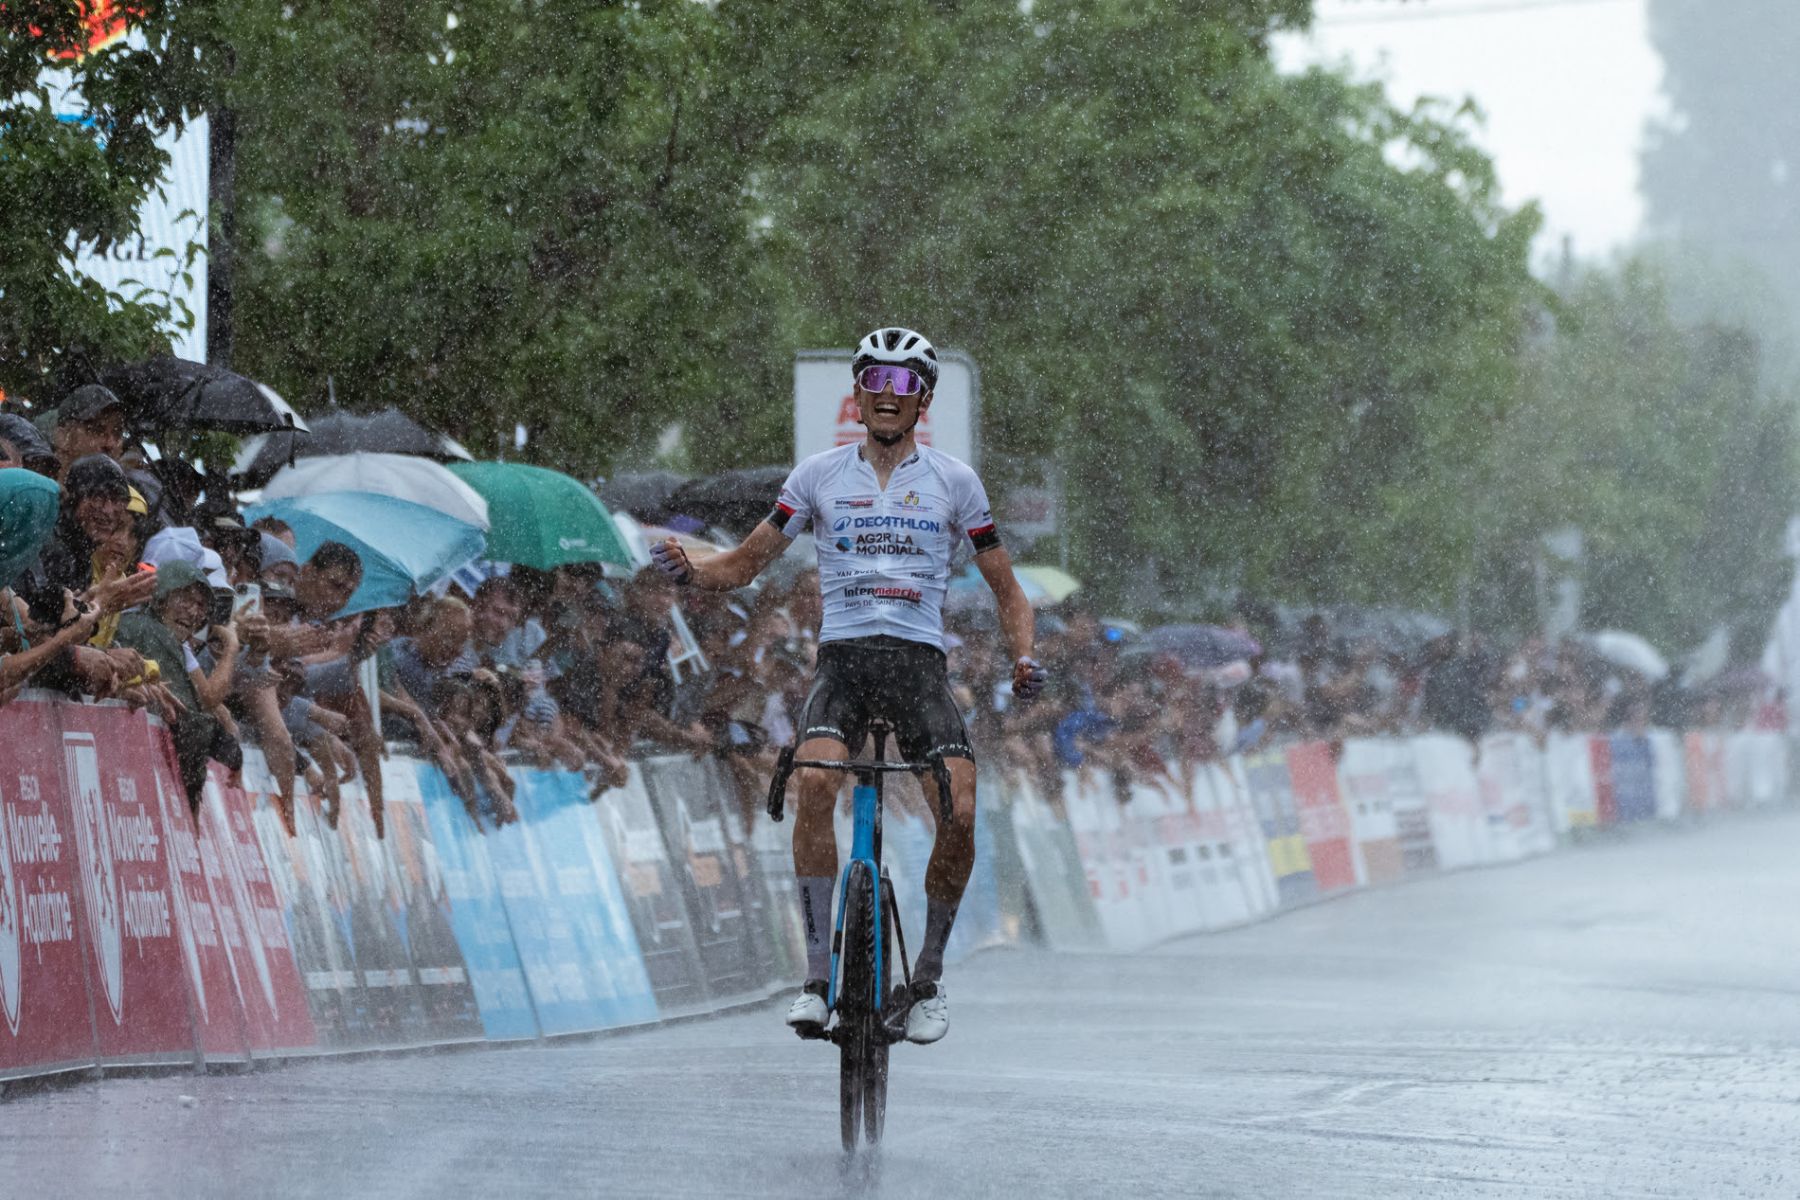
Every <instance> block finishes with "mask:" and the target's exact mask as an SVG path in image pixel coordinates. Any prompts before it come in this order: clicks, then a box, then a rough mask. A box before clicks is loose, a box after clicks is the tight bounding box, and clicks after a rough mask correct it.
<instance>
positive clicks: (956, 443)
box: [794, 350, 981, 470]
mask: <svg viewBox="0 0 1800 1200" xmlns="http://www.w3.org/2000/svg"><path fill="white" fill-rule="evenodd" d="M980 395H981V388H980V377H979V375H978V374H977V372H976V370H975V361H974V360H973V359H971V358H970V357H969V356H968V355H966V354H961V353H958V352H956V351H953V350H952V351H946V352H943V353H941V354H940V356H939V358H938V382H937V387H936V388H935V389H933V392H932V400H931V407H930V408H929V409H927V410H926V412H925V415H924V416H923V417H922V418H920V420H919V428H918V434H917V436H918V439H919V442H920V444H922V445H926V446H930V447H931V448H932V449H934V450H942V451H943V452H944V453H946V454H948V455H950V456H951V457H953V458H959V459H961V460H962V461H963V462H966V463H968V464H969V465H970V466H971V467H974V468H976V469H977V470H979V469H980V468H981V462H980V456H981V443H980V440H979V434H978V430H979V429H980V418H981V403H980ZM862 440H863V426H862V422H861V421H860V420H859V419H858V416H857V411H856V398H855V395H854V393H853V391H852V387H851V379H850V352H849V351H848V350H802V351H801V352H800V353H799V355H798V356H797V357H796V358H795V359H794V461H795V462H799V461H800V460H801V459H803V458H806V457H807V456H808V455H812V454H817V453H819V452H820V451H821V450H829V449H831V448H832V447H833V446H842V445H846V444H848V443H850V442H860V441H862Z"/></svg>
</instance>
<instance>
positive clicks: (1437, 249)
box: [0, 0, 1793, 641]
mask: <svg viewBox="0 0 1800 1200" xmlns="http://www.w3.org/2000/svg"><path fill="white" fill-rule="evenodd" d="M1310 7H1311V6H1310V4H1309V3H1307V0H1204V2H1203V0H1167V2H1164V3H1158V4H1142V3H1135V2H1133V0H1035V2H1034V3H1029V4H1024V5H1021V4H1019V3H1017V0H929V2H926V0H860V2H858V0H789V2H786V3H781V4H767V3H759V2H753V0H718V2H717V3H712V4H695V3H692V2H691V0H632V2H628V3H626V2H617V3H614V2H595V0H540V2H538V3H533V4H530V5H520V4H517V3H515V2H513V0H417V2H415V3H408V4H404V5H370V4H366V3H358V2H355V0H289V2H288V3H286V4H283V5H266V4H259V5H245V6H233V7H229V8H225V7H220V8H213V7H211V6H209V5H207V4H205V3H201V2H200V0H191V2H187V3H183V4H181V5H180V6H179V7H177V8H165V7H162V6H159V5H155V4H151V5H148V6H146V7H145V14H146V15H145V18H144V20H145V26H144V28H145V33H146V41H147V45H148V47H149V49H144V50H136V51H131V50H127V49H123V48H116V49H114V50H110V51H106V52H103V53H102V54H97V55H94V56H92V58H91V59H90V60H87V61H86V62H84V63H83V64H82V65H81V67H80V68H79V71H80V73H81V74H82V86H83V87H84V88H85V89H86V90H87V91H88V93H89V95H90V96H91V97H93V98H95V99H96V102H97V103H98V105H99V106H100V111H102V112H103V114H104V116H103V122H104V125H105V128H106V129H107V130H108V131H109V136H108V137H106V138H104V139H99V140H96V139H95V138H93V137H91V136H89V135H86V134H83V133H82V132H80V131H78V130H72V129H70V128H68V127H65V126H62V125H60V123H58V122H55V121H53V120H48V119H46V118H43V117H42V115H41V113H40V112H38V111H37V110H36V109H34V108H33V104H34V103H39V104H40V107H41V101H40V102H34V100H33V98H32V96H31V94H30V89H31V87H32V86H35V84H34V81H35V80H36V78H37V76H36V73H35V72H36V71H37V69H38V66H39V65H41V62H42V58H41V50H40V49H38V48H35V47H28V46H26V45H25V43H23V42H21V41H19V40H18V39H17V38H16V37H14V38H11V39H10V40H8V41H7V42H6V43H5V44H4V47H0V50H3V53H0V71H3V72H5V73H6V75H5V78H6V79H7V81H8V82H9V83H10V84H12V85H13V86H14V90H15V92H16V93H18V95H17V96H16V97H15V100H14V101H13V102H12V107H11V108H10V109H9V113H10V114H11V116H10V117H9V118H8V120H9V121H10V122H11V124H10V125H9V128H8V132H7V134H6V139H7V140H6V145H7V154H6V155H5V156H3V157H0V189H6V191H5V192H4V196H7V197H18V198H21V200H20V203H9V204H6V205H4V206H3V209H4V216H0V220H4V221H7V222H10V223H11V224H9V225H8V226H6V228H5V233H6V234H7V235H8V236H7V237H6V238H5V239H4V240H0V247H3V248H0V288H4V295H3V297H0V372H9V373H8V374H0V383H5V384H7V385H8V386H10V383H11V382H12V381H19V380H30V379H34V378H40V377H42V375H43V374H44V373H45V372H47V371H49V370H50V369H52V368H53V367H54V366H56V365H57V363H58V361H59V360H71V359H82V360H84V361H85V360H88V359H92V358H95V357H105V356H108V355H112V356H118V357H124V356H127V355H129V354H132V353H137V352H141V351H142V350H143V349H144V348H146V347H147V346H149V345H150V344H151V343H153V342H154V341H155V340H156V338H157V336H158V334H157V330H158V328H159V327H163V328H166V326H167V323H168V321H169V319H170V316H171V314H170V313H169V312H168V311H166V309H159V308H157V307H156V306H155V305H154V304H150V305H144V304H131V303H124V304H121V303H119V298H116V297H115V298H106V297H103V296H100V295H97V294H96V291H97V289H93V288H91V287H86V286H84V285H80V284H77V283H74V282H72V281H71V280H69V279H68V277H67V272H66V262H67V257H68V254H69V249H68V247H69V245H70V238H71V237H73V238H74V239H75V241H76V242H83V241H85V242H87V243H92V242H94V241H96V240H100V239H104V238H107V237H117V236H121V235H122V234H123V233H125V232H127V231H128V230H129V225H130V221H131V219H132V218H131V212H132V209H133V207H134V205H135V203H136V201H137V200H138V199H139V198H141V196H142V195H143V193H144V190H145V189H146V188H147V187H148V186H150V185H151V181H152V180H153V178H154V176H155V172H156V170H157V169H158V168H159V167H160V162H159V161H158V155H157V154H156V152H155V147H154V141H153V139H154V135H155V132H156V131H157V130H158V129H159V128H161V127H164V126H167V125H168V124H170V123H174V122H178V121H180V120H182V119H184V118H185V116H186V115H187V114H189V113H191V112H193V111H195V110H196V108H198V107H203V106H219V105H228V106H230V107H231V108H232V109H233V110H234V111H235V112H236V113H237V118H238V146H239V163H238V176H237V188H238V205H239V209H238V216H239V220H238V225H237V234H236V239H237V240H236V245H235V247H234V252H235V260H236V263H237V272H238V276H237V277H238V291H237V309H236V326H237V342H236V345H237V356H236V365H237V366H238V367H240V368H241V369H243V370H246V371H248V372H250V373H252V374H254V375H256V376H258V377H260V378H264V379H267V380H268V381H269V382H271V383H272V384H274V385H275V386H276V387H277V388H279V389H280V390H281V391H282V392H283V393H284V394H287V395H289V396H291V397H293V398H295V399H296V400H298V401H299V402H300V403H301V404H302V405H303V406H304V405H309V404H310V405H316V404H318V403H319V402H320V401H321V400H322V398H323V396H324V395H325V393H326V391H327V381H328V380H329V381H330V384H331V388H330V390H331V392H332V393H333V394H334V395H335V396H336V398H337V399H338V400H339V401H340V402H341V403H343V404H345V405H347V406H351V407H357V408H373V407H378V406H381V405H386V404H396V405H399V406H400V407H402V408H404V409H405V410H407V411H408V412H410V413H412V414H413V415H415V416H417V417H420V418H421V419H424V420H426V421H428V422H430V423H433V424H436V425H438V426H440V427H443V428H445V429H447V430H449V431H450V432H453V433H455V434H456V435H457V436H458V437H460V438H461V439H462V440H464V441H465V442H467V443H468V444H470V445H471V446H473V447H475V448H476V449H477V450H478V451H482V452H491V451H493V450H494V449H496V448H497V447H498V446H499V445H502V444H505V443H506V442H508V441H510V432H511V428H512V426H513V424H514V423H515V422H523V423H525V424H526V425H528V426H529V427H530V428H531V430H532V433H533V442H532V446H531V450H530V453H531V454H533V455H534V456H536V457H538V458H540V459H542V460H544V461H547V462H550V463H551V464H553V465H558V466H562V467H565V468H568V469H571V470H574V471H577V472H578V473H583V474H593V473H597V472H603V471H609V470H612V469H617V468H620V467H625V466H630V465H637V464H641V463H642V462H644V461H645V460H646V459H647V458H648V456H649V455H650V454H651V453H652V452H653V447H654V446H655V444H656V442H657V439H658V436H659V435H660V434H661V433H662V432H663V431H664V430H665V429H666V428H667V427H668V426H670V425H671V424H679V425H681V426H682V427H683V428H684V429H685V430H686V439H685V447H684V453H685V455H686V461H687V464H688V465H690V466H692V467H694V468H696V469H715V468H722V467H728V466H738V465H749V464H755V463H766V462H774V461H780V460H782V459H784V458H786V457H787V454H788V447H789V445H790V444H791V443H790V431H789V411H790V410H789V405H790V400H789V386H790V385H789V380H790V370H791V362H792V353H793V351H794V350H795V349H798V348H801V347H813V346H822V345H823V346H829V345H844V346H847V345H849V344H850V343H851V342H852V341H853V339H854V338H855V337H856V336H857V335H858V334H860V333H861V332H862V331H864V330H865V329H867V328H869V327H873V326H875V325H878V324H886V323H891V322H902V323H908V324H914V325H917V326H918V327H920V328H922V329H924V330H926V331H927V332H928V333H930V334H931V336H932V337H934V338H935V339H937V340H938V341H939V342H940V343H941V344H944V345H948V346H951V347H956V348H959V349H964V350H967V351H969V352H970V353H972V354H973V355H974V357H975V358H976V360H977V361H978V362H979V363H980V365H981V369H982V375H983V390H984V394H983V420H984V429H983V431H982V441H983V445H984V447H985V453H986V461H985V462H984V464H983V468H984V474H985V475H986V476H987V477H988V479H989V481H990V484H991V486H993V487H994V489H995V491H996V492H997V493H998V495H999V498H1000V500H1001V512H1002V514H1004V509H1005V504H1004V495H1005V492H1006V490H1007V489H1008V488H1009V487H1010V486H1012V485H1015V484H1019V483H1036V482H1039V481H1040V480H1041V477H1042V476H1043V474H1044V473H1045V471H1046V469H1047V467H1048V465H1049V464H1051V463H1055V464H1058V466H1059V467H1060V469H1061V473H1062V476H1063V478H1064V479H1065V481H1066V483H1067V488H1068V497H1067V499H1068V505H1067V518H1068V522H1069V526H1070V533H1071V542H1072V550H1073V555H1074V564H1073V565H1074V567H1075V569H1076V572H1077V574H1079V575H1081V576H1082V577H1083V578H1084V579H1086V580H1088V581H1089V583H1090V585H1091V594H1094V595H1096V596H1098V597H1100V598H1102V599H1103V600H1106V601H1109V602H1125V603H1130V602H1132V601H1134V600H1135V601H1138V602H1144V601H1148V600H1149V599H1151V598H1153V597H1158V596H1171V595H1175V596H1186V597H1195V598H1198V599H1199V600H1200V601H1203V602H1213V601H1221V600H1225V599H1228V598H1230V597H1231V596H1233V595H1236V594H1238V593H1241V592H1245V591H1248V592H1252V593H1257V594H1261V595H1264V596H1267V597H1270V598H1275V599H1282V600H1288V601H1294V602H1305V601H1311V600H1316V601H1326V600H1341V599H1353V600H1364V601H1379V602H1388V603H1404V604H1411V605H1418V606H1425V607H1433V608H1438V609H1440V610H1443V609H1447V608H1448V607H1449V606H1450V604H1451V602H1452V600H1453V598H1454V597H1455V596H1456V595H1457V593H1458V591H1459V590H1460V589H1462V588H1464V587H1466V586H1468V585H1470V584H1471V583H1472V584H1473V587H1474V592H1475V594H1476V597H1477V600H1478V603H1479V605H1480V607H1481V610H1482V612H1483V615H1484V617H1485V618H1487V619H1488V620H1490V621H1495V622H1501V623H1505V624H1512V625H1518V626H1523V625H1525V624H1527V623H1529V621H1530V620H1531V619H1532V616H1533V611H1532V603H1531V596H1530V580H1529V566H1530V561H1531V557H1532V554H1533V553H1534V552H1535V547H1536V545H1537V539H1538V538H1539V537H1540V536H1541V535H1542V534H1543V532H1544V531H1546V530H1547V529H1551V528H1554V527H1557V526H1559V525H1563V524H1568V523H1575V524H1578V525H1580V526H1581V527H1582V528H1584V529H1585V530H1587V531H1588V533H1589V547H1590V552H1591V554H1590V562H1591V565H1592V568H1593V579H1592V580H1591V581H1590V588H1589V592H1588V595H1589V600H1590V608H1591V612H1590V616H1591V617H1592V618H1593V619H1595V620H1606V621H1614V622H1617V623H1623V624H1644V625H1646V627H1647V628H1650V629H1653V630H1654V631H1655V632H1657V633H1658V634H1659V635H1660V636H1663V637H1665V638H1668V639H1674V640H1677V641H1679V640H1681V639H1690V640H1691V638H1692V637H1693V636H1694V635H1695V634H1696V632H1697V631H1699V628H1700V626H1701V625H1702V624H1704V623H1705V622H1706V621H1707V620H1708V619H1709V617H1708V616H1706V615H1705V614H1721V613H1722V614H1725V615H1726V616H1727V617H1728V618H1729V619H1731V620H1733V621H1735V622H1737V623H1739V624H1740V625H1743V626H1745V627H1746V628H1747V627H1749V626H1750V625H1753V624H1754V623H1755V620H1757V619H1758V618H1757V616H1756V614H1757V613H1759V612H1762V611H1763V610H1764V609H1765V608H1766V607H1767V601H1768V597H1769V594H1770V587H1771V584H1770V580H1771V579H1772V578H1773V577H1774V573H1775V572H1777V571H1778V570H1779V567H1780V560H1779V526H1780V523H1781V519H1782V517H1783V516H1784V514H1785V512H1786V509H1787V506H1788V505H1789V504H1790V503H1791V501H1792V499H1793V497H1792V492H1791V472H1790V469H1789V466H1788V463H1789V461H1790V459H1789V457H1788V456H1790V455H1791V450H1792V440H1793V439H1792V432H1791V429H1790V428H1789V423H1788V422H1787V420H1786V418H1785V417H1784V416H1783V415H1782V414H1783V413H1784V412H1785V411H1786V410H1785V409H1784V408H1783V407H1782V404H1783V402H1784V401H1783V399H1782V397H1781V396H1780V395H1779V392H1778V389H1772V388H1771V386H1770V384H1769V382H1768V372H1767V371H1766V370H1765V369H1764V365H1763V362H1764V359H1765V358H1766V355H1764V353H1763V346H1762V344H1760V343H1756V342H1755V339H1754V338H1753V337H1747V336H1746V335H1745V334H1744V333H1743V332H1742V331H1741V328H1740V327H1741V326H1742V325H1743V322H1742V321H1741V320H1739V319H1738V318H1737V317H1736V316H1732V317H1730V318H1729V319H1726V318H1723V317H1721V316H1720V315H1719V311H1723V310H1722V309H1721V310H1719V311H1715V312H1714V313H1712V315H1704V314H1697V313H1696V312H1695V311H1693V310H1692V306H1688V307H1687V308H1684V307H1683V306H1682V305H1681V304H1677V303H1673V302H1671V301H1670V299H1669V289H1668V287H1667V286H1666V282H1665V277H1664V275H1662V274H1660V273H1658V271H1656V270H1654V269H1652V267H1651V266H1650V265H1649V264H1647V263H1639V264H1634V265H1627V266H1624V267H1621V268H1619V269H1617V270H1602V271H1596V272H1594V273H1593V274H1591V275H1590V276H1589V277H1587V278H1585V279H1584V280H1583V281H1582V282H1581V284H1580V285H1579V286H1578V287H1575V288H1573V289H1572V290H1571V291H1570V293H1569V294H1568V295H1567V296H1565V297H1563V298H1561V299H1556V298H1554V297H1552V296H1551V294H1550V293H1549V292H1548V291H1547V289H1545V288H1543V287H1542V286H1541V285H1540V284H1538V283H1537V282H1536V281H1534V280H1533V278H1532V276H1531V275H1530V273H1529V271H1528V268H1527V262H1528V251H1529V244H1530V241H1531V239H1532V237H1533V235H1534V233H1535V231H1536V229H1537V226H1538V221H1537V215H1536V212H1535V210H1534V209H1533V208H1531V207H1529V206H1528V207H1526V208H1524V209H1522V210H1518V211H1509V210H1507V209H1505V208H1504V207H1503V206H1502V205H1501V203H1500V201H1499V199H1498V190H1497V187H1496V182H1495V178H1494V173H1493V168H1492V165H1491V164H1490V163H1489V162H1488V160H1487V159H1486V158H1485V157H1484V156H1483V155H1482V154H1481V153H1480V152H1479V151H1478V150H1477V149H1476V148H1475V147H1474V146H1473V144H1472V142H1471V140H1470V133H1471V130H1472V127H1473V122H1474V121H1475V120H1476V119H1478V118H1477V117H1476V116H1475V115H1474V114H1473V113H1472V111H1470V110H1468V109H1459V108H1455V107H1451V106H1445V105H1441V104H1438V105H1433V104H1426V105H1421V106H1420V107H1418V108H1415V109H1413V110H1410V111H1403V110H1400V109H1397V108H1395V107H1394V106H1393V105H1392V104H1391V103H1390V102H1389V100H1388V99H1387V98H1386V97H1385V95H1384V94H1383V92H1382V91H1381V89H1380V88H1379V87H1378V86H1374V85H1370V84H1366V83H1361V82H1358V81H1356V80H1354V79H1351V78H1348V77H1346V76H1344V75H1342V74H1340V73H1336V72H1331V71H1325V70H1313V71H1309V72H1307V73H1304V74H1300V75H1282V74H1280V73H1279V72H1277V71H1276V70H1275V69H1274V67H1273V65H1272V62H1271V58H1270V55H1269V52H1268V39H1269V37H1270V36H1271V35H1272V34H1273V33H1274V32H1276V31H1278V30H1281V29H1284V28H1294V27H1299V26H1302V25H1304V24H1305V22H1306V21H1308V20H1309V19H1310ZM40 9H41V10H43V13H44V14H48V15H50V16H55V15H56V14H55V13H51V12H50V10H52V9H55V10H57V11H58V12H60V13H61V16H58V17H57V19H58V20H65V21H66V19H67V10H66V8H65V7H64V6H61V5H50V4H42V5H35V6H33V5H27V6H25V7H23V8H15V6H13V5H12V4H11V3H10V0H9V3H8V5H7V7H6V9H5V10H4V12H5V13H6V14H9V15H6V16H5V17H4V18H3V19H4V20H5V21H7V22H12V23H15V24H16V21H17V20H19V19H22V18H20V17H17V16H15V15H11V14H24V13H26V12H28V11H37V10H40ZM5 28H7V29H9V30H12V28H13V26H12V25H11V24H9V25H7V26H5ZM1684 94H1685V93H1684ZM1696 111H1698V110H1697V109H1696ZM1670 137H1671V139H1672V137H1673V135H1670ZM1673 146H1674V141H1673V140H1669V141H1668V142H1667V145H1666V146H1665V148H1664V151H1659V153H1663V152H1665V151H1666V153H1667V154H1673V152H1674V151H1673V150H1672V149H1669V147H1673ZM1670 161H1673V160H1672V159H1671V160H1670ZM1768 481H1773V482H1768ZM1765 483H1767V486H1763V484H1765ZM1757 487H1761V489H1762V490H1760V491H1757V490H1756V488H1757ZM1634 614H1643V615H1642V617H1641V619H1639V618H1637V617H1634Z"/></svg>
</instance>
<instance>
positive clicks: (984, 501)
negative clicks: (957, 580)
mask: <svg viewBox="0 0 1800 1200" xmlns="http://www.w3.org/2000/svg"><path fill="white" fill-rule="evenodd" d="M952 491H953V495H952V496H951V503H952V504H953V505H954V506H955V512H956V517H955V520H956V524H957V527H958V528H959V529H961V530H963V531H964V532H965V533H967V534H968V535H969V541H970V542H971V543H973V544H974V547H975V553H977V554H980V553H982V552H983V551H985V550H992V549H993V548H994V547H995V546H998V545H999V544H1000V531H999V530H998V529H996V528H995V527H994V514H993V511H992V509H991V507H990V506H989V505H988V497H987V489H986V488H985V487H983V486H982V485H981V478H980V476H978V475H976V474H975V472H974V471H972V470H969V469H967V468H966V467H965V468H964V469H963V470H961V471H958V472H957V477H956V479H955V481H954V484H953V488H952Z"/></svg>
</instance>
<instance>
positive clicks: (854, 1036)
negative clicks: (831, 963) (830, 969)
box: [837, 862, 879, 1152]
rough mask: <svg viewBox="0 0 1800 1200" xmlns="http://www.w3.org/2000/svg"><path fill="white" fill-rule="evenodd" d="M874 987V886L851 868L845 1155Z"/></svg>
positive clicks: (843, 996)
mask: <svg viewBox="0 0 1800 1200" xmlns="http://www.w3.org/2000/svg"><path fill="white" fill-rule="evenodd" d="M874 987H875V881H874V880H873V878H871V876H870V873H869V867H868V864H867V863H864V862H853V863H851V864H850V880H849V886H848V888H847V889H846V891H845V894H844V940H843V942H842V943H841V949H840V951H839V958H838V1011H837V1030H838V1115H839V1125H840V1132H841V1134H842V1136H843V1141H844V1150H845V1152H850V1151H853V1150H855V1149H856V1143H857V1139H858V1137H859V1136H860V1135H861V1133H862V1130H863V1126H864V1118H863V1099H864V1096H865V1095H866V1094H867V1091H868V1082H867V1079H868V1074H869V1065H870V1051H871V1050H872V1048H873V1044H874V1043H875V1042H876V1041H877V1040H878V1037H877V1035H876V1032H875V1028H874V1026H875V1022H876V1021H877V1020H878V1019H879V1014H878V1013H877V1012H876V1010H875V1005H874V1003H873V1001H872V997H873V995H874Z"/></svg>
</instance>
